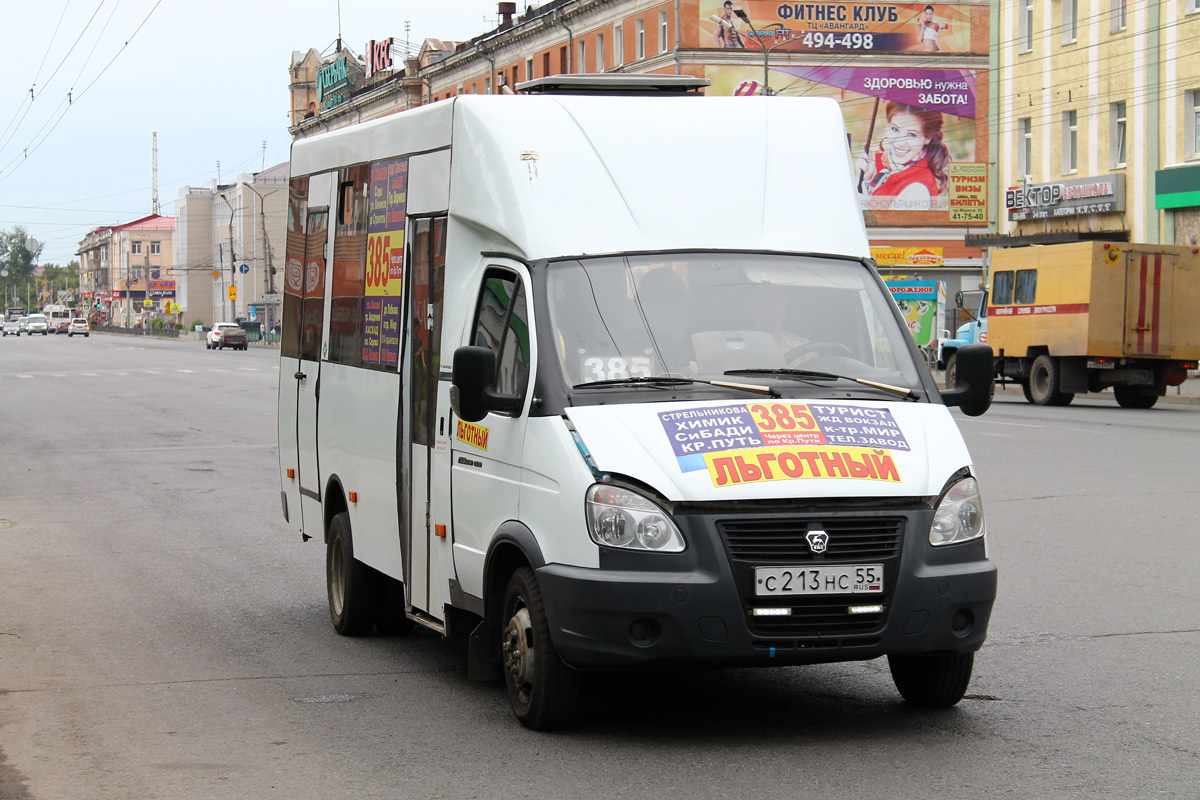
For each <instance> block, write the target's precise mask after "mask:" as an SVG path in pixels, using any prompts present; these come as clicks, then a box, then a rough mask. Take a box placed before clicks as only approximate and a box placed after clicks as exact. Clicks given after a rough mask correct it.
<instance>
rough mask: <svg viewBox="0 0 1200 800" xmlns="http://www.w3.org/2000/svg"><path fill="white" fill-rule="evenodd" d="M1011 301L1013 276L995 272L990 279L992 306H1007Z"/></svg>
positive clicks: (1007, 273)
mask: <svg viewBox="0 0 1200 800" xmlns="http://www.w3.org/2000/svg"><path fill="white" fill-rule="evenodd" d="M1012 301H1013V274H1012V272H1011V271H1009V272H997V273H996V275H995V277H993V278H992V305H994V306H1007V305H1010V304H1011V303H1012Z"/></svg>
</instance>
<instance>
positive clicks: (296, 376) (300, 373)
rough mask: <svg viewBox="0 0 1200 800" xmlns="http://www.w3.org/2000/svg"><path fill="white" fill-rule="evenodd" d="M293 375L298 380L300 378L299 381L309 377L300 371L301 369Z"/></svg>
mask: <svg viewBox="0 0 1200 800" xmlns="http://www.w3.org/2000/svg"><path fill="white" fill-rule="evenodd" d="M292 377H293V378H295V379H296V380H298V381H302V380H304V379H305V378H307V377H308V376H307V375H305V374H304V373H303V372H300V371H299V370H297V371H296V374H295V375H293V376H292Z"/></svg>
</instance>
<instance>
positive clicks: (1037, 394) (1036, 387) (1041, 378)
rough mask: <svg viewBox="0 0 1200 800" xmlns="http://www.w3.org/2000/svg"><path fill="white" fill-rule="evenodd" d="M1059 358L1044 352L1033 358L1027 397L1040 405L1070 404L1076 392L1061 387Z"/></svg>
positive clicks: (1026, 384) (1026, 392) (1026, 391)
mask: <svg viewBox="0 0 1200 800" xmlns="http://www.w3.org/2000/svg"><path fill="white" fill-rule="evenodd" d="M1059 377H1060V376H1059V369H1058V359H1057V358H1052V357H1051V356H1049V355H1046V354H1042V355H1040V356H1038V357H1037V358H1035V359H1034V360H1033V366H1032V367H1031V368H1030V370H1029V380H1028V381H1026V383H1025V386H1026V389H1025V398H1026V399H1027V400H1029V401H1030V402H1031V403H1035V404H1037V405H1039V406H1068V405H1070V404H1071V401H1072V400H1074V399H1075V395H1074V394H1070V393H1066V392H1063V391H1062V390H1060V389H1059Z"/></svg>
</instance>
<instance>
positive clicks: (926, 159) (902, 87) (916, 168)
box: [705, 66, 986, 224]
mask: <svg viewBox="0 0 1200 800" xmlns="http://www.w3.org/2000/svg"><path fill="white" fill-rule="evenodd" d="M705 77H707V78H708V79H709V80H710V81H711V85H710V86H709V87H708V90H707V94H709V95H754V94H764V93H767V94H772V95H778V96H784V97H788V96H791V97H831V98H833V99H834V100H836V101H837V102H838V104H839V105H840V106H841V108H842V116H843V118H844V120H845V123H846V133H847V136H848V139H849V144H850V151H851V155H852V156H853V158H854V159H855V164H854V180H855V185H856V187H857V189H858V194H859V204H860V206H861V207H862V208H863V209H864V210H867V211H872V212H877V213H879V214H890V213H891V212H900V213H899V214H898V215H896V214H893V215H892V216H891V217H890V218H887V219H888V221H895V222H898V223H901V224H903V221H904V218H905V217H906V216H912V215H913V214H914V212H920V213H919V215H917V216H915V217H914V218H913V219H912V220H911V221H912V222H913V223H916V224H943V223H949V222H950V221H951V219H952V214H951V211H952V210H954V211H955V212H956V213H955V216H958V212H959V211H960V209H963V208H964V207H966V205H965V204H966V203H967V202H968V200H967V196H968V195H967V194H966V193H965V192H962V191H960V189H962V187H963V186H967V185H970V184H969V181H968V180H967V178H966V177H965V176H964V180H963V181H956V180H952V175H954V177H956V178H957V175H956V174H955V173H956V168H954V166H953V165H955V164H972V165H975V164H978V162H979V161H982V159H980V158H978V157H977V147H978V146H979V141H980V140H979V137H980V136H986V131H985V130H977V121H976V106H977V103H976V73H975V71H974V70H967V69H919V68H890V67H842V66H830V67H824V66H821V67H817V66H813V67H786V66H778V67H776V66H772V67H770V69H769V70H765V69H764V67H761V66H760V67H752V66H720V67H715V66H709V67H707V68H706V69H705ZM984 112H985V113H986V108H984ZM978 155H982V153H980V154H978ZM970 177H971V178H974V177H975V176H974V174H973V173H972V175H971V176H970ZM952 185H953V187H954V194H953V198H954V201H955V202H954V203H952V202H951V199H952V192H951V190H952Z"/></svg>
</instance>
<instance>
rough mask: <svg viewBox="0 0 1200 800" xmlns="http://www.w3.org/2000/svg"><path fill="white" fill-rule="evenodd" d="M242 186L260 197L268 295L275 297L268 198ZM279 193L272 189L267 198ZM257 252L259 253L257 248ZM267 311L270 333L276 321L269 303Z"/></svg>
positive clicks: (248, 185)
mask: <svg viewBox="0 0 1200 800" xmlns="http://www.w3.org/2000/svg"><path fill="white" fill-rule="evenodd" d="M242 186H245V187H246V188H247V189H249V190H250V191H252V192H254V194H255V195H257V196H258V213H259V219H260V220H261V221H262V235H263V249H264V250H266V252H267V294H269V295H272V296H274V294H275V264H274V263H273V261H272V259H271V238H270V237H269V236H268V235H267V206H266V202H267V201H266V197H264V196H263V195H262V194H259V191H258V189H255V188H254V187H253V186H251V185H250V184H248V183H245V182H244V181H243V182H242ZM277 191H279V190H278V189H272V190H271V191H269V192H267V197H269V196H270V195H273V194H275V192H277ZM256 252H257V248H256ZM257 269H258V263H257V261H256V262H255V270H257ZM266 309H267V318H266V320H264V322H265V323H266V326H267V330H268V331H269V330H270V329H271V323H272V322H273V321H274V320H273V319H272V316H273V315H272V313H271V310H272V304H271V303H267V304H266Z"/></svg>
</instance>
